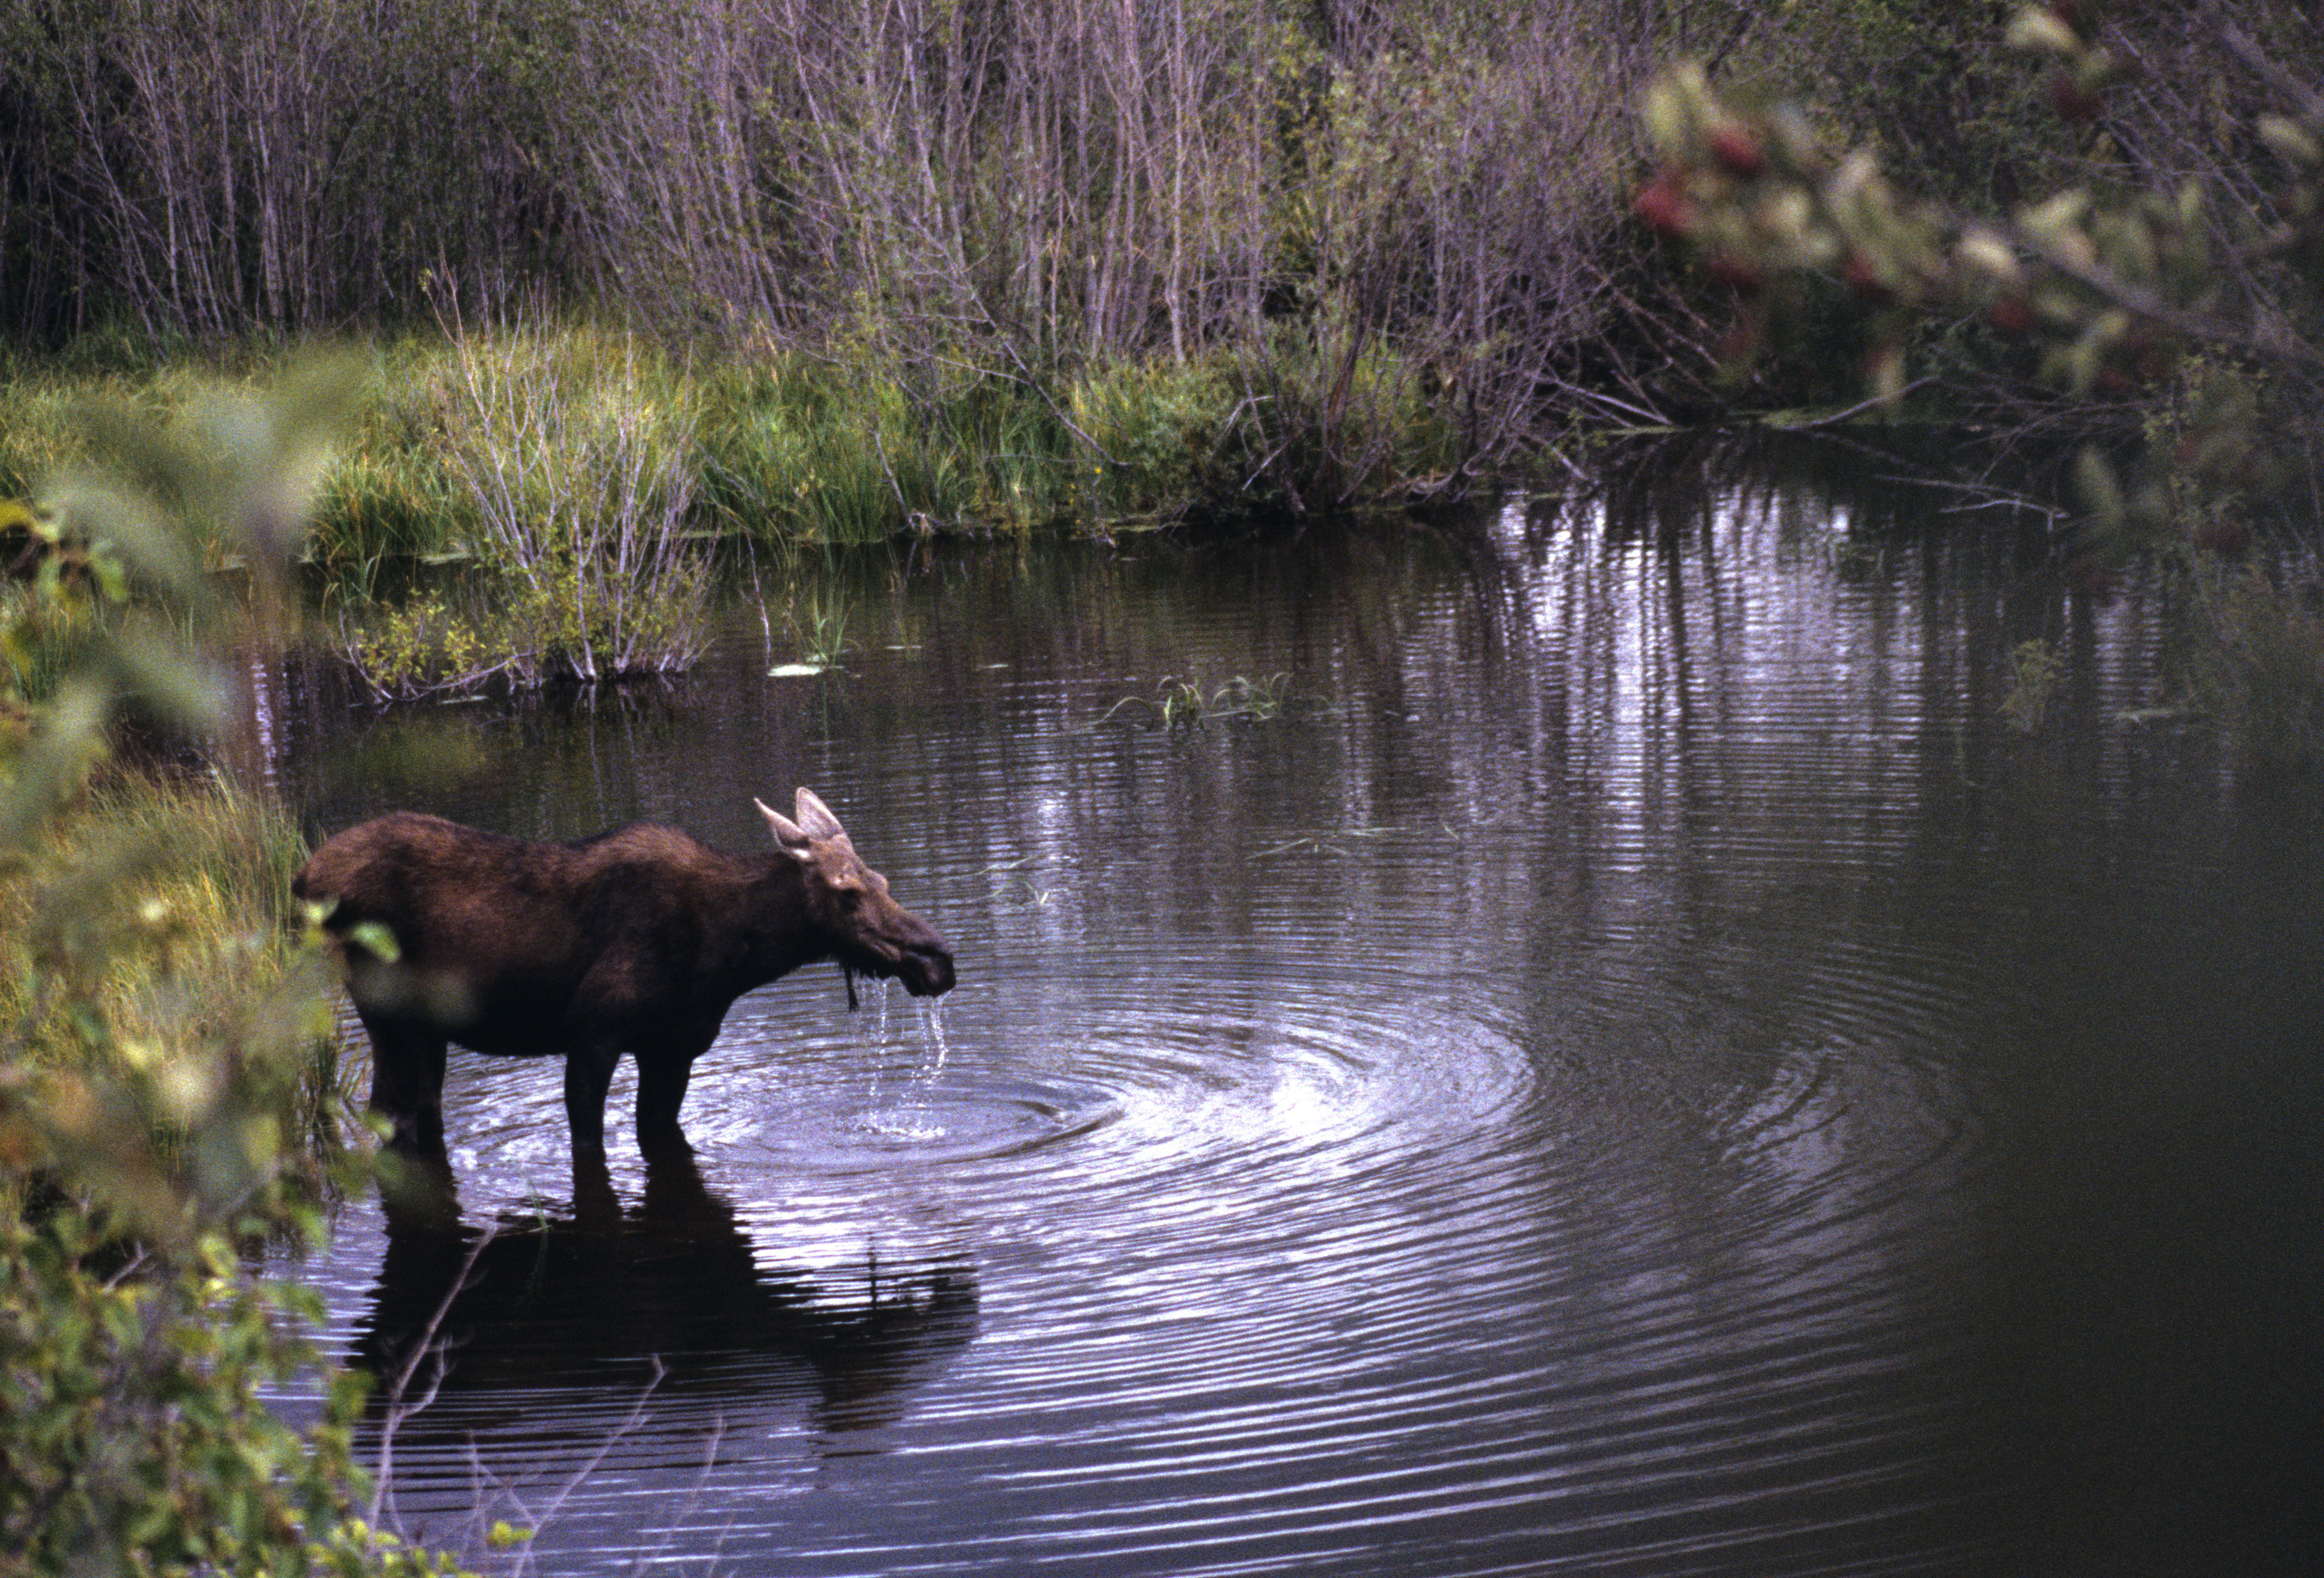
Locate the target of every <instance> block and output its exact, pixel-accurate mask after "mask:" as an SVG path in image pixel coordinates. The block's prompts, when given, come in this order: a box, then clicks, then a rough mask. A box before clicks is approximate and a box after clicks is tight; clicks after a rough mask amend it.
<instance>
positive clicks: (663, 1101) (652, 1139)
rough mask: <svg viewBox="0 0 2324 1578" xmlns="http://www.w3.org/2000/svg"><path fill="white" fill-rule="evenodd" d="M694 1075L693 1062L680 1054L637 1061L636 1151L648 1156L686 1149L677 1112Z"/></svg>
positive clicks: (649, 1057) (684, 1136)
mask: <svg viewBox="0 0 2324 1578" xmlns="http://www.w3.org/2000/svg"><path fill="white" fill-rule="evenodd" d="M693 1075H694V1059H693V1058H691V1057H685V1056H683V1055H680V1054H677V1053H667V1052H666V1053H663V1054H661V1055H659V1056H654V1055H652V1054H647V1055H645V1056H641V1057H639V1059H638V1149H640V1150H641V1151H643V1152H645V1153H646V1154H647V1155H648V1156H652V1155H655V1154H657V1153H660V1152H670V1151H681V1150H684V1149H687V1144H686V1133H685V1131H684V1130H681V1129H680V1128H679V1127H678V1108H679V1107H681V1106H683V1105H684V1104H685V1103H686V1085H687V1080H689V1079H690V1078H692V1077H693Z"/></svg>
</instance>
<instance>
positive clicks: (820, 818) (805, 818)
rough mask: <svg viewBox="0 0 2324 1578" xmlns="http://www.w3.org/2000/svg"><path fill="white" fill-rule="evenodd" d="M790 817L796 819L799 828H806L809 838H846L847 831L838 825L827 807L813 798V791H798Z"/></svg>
mask: <svg viewBox="0 0 2324 1578" xmlns="http://www.w3.org/2000/svg"><path fill="white" fill-rule="evenodd" d="M791 815H792V816H794V817H798V823H799V826H802V827H804V828H806V829H807V833H808V835H809V836H811V837H815V838H844V837H846V836H847V829H846V828H844V827H842V826H840V825H839V818H838V817H835V816H833V815H832V814H831V807H829V806H826V805H825V804H824V803H823V802H822V801H821V800H819V799H817V798H815V791H814V790H813V789H801V790H799V792H798V803H797V804H796V805H795V806H793V807H792V808H791Z"/></svg>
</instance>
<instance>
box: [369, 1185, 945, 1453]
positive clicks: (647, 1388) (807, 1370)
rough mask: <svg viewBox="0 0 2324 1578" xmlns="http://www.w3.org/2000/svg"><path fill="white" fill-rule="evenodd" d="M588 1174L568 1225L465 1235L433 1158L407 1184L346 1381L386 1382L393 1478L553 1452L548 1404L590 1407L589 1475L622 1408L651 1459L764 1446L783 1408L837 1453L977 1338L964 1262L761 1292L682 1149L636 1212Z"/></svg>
mask: <svg viewBox="0 0 2324 1578" xmlns="http://www.w3.org/2000/svg"><path fill="white" fill-rule="evenodd" d="M574 1174H575V1177H574V1185H575V1187H574V1196H575V1197H574V1201H573V1204H572V1206H571V1208H570V1210H569V1211H563V1210H558V1209H556V1208H553V1207H552V1208H548V1209H544V1210H542V1211H540V1212H539V1213H536V1214H530V1215H519V1214H515V1213H503V1214H502V1216H501V1219H500V1220H499V1221H498V1222H497V1223H495V1224H494V1225H493V1226H492V1227H490V1228H489V1229H485V1228H481V1227H478V1226H476V1225H475V1224H473V1223H468V1222H466V1221H465V1220H464V1219H463V1217H462V1215H461V1212H460V1206H459V1203H458V1199H457V1195H456V1194H455V1193H454V1189H453V1184H452V1178H451V1175H450V1171H449V1169H448V1167H447V1166H446V1164H445V1163H444V1162H443V1161H442V1160H441V1159H440V1158H416V1159H411V1160H408V1161H406V1162H404V1163H403V1164H401V1166H400V1167H398V1168H397V1170H396V1177H395V1180H394V1182H393V1183H392V1186H391V1187H389V1188H388V1189H387V1190H385V1191H384V1201H385V1204H386V1224H387V1251H386V1255H385V1258H384V1260H383V1262H382V1264H381V1266H380V1270H379V1276H378V1278H377V1281H376V1282H375V1283H374V1287H373V1289H372V1293H371V1296H370V1299H369V1304H370V1308H369V1311H368V1314H367V1315H366V1316H365V1317H364V1319H363V1320H362V1321H361V1322H360V1323H359V1324H358V1328H357V1336H356V1342H355V1350H354V1352H353V1354H352V1355H351V1360H350V1361H351V1362H352V1363H353V1365H354V1366H355V1368H357V1369H359V1370H364V1371H366V1372H367V1373H369V1374H371V1375H372V1376H373V1377H374V1380H375V1385H374V1392H373V1397H372V1401H371V1406H370V1411H369V1414H368V1416H367V1418H366V1421H365V1429H364V1435H367V1436H368V1437H369V1438H370V1439H369V1443H368V1448H369V1451H368V1452H367V1453H366V1455H370V1454H372V1453H376V1454H377V1455H378V1457H379V1458H380V1460H381V1462H380V1467H381V1469H382V1472H383V1478H390V1479H392V1478H394V1477H396V1476H395V1475H394V1472H393V1465H394V1464H395V1463H399V1462H400V1463H417V1464H433V1465H437V1467H438V1469H439V1470H441V1469H444V1468H445V1467H447V1465H464V1464H466V1463H468V1462H469V1454H470V1451H471V1449H472V1447H473V1445H474V1444H475V1443H477V1442H478V1441H479V1440H480V1439H482V1438H489V1437H493V1436H497V1435H503V1434H505V1433H512V1432H513V1433H516V1434H518V1435H522V1436H523V1437H525V1438H526V1439H528V1440H530V1441H532V1442H535V1443H537V1444H538V1443H541V1442H543V1441H544V1439H546V1440H548V1441H550V1442H554V1441H555V1440H557V1439H558V1437H559V1420H558V1409H557V1408H556V1406H555V1405H554V1403H553V1402H550V1403H545V1402H544V1398H554V1397H555V1396H557V1395H558V1391H559V1389H561V1388H570V1389H573V1395H575V1396H576V1397H577V1398H580V1399H582V1400H583V1403H584V1407H583V1408H582V1410H581V1412H580V1414H579V1421H580V1422H578V1423H576V1425H575V1426H574V1430H575V1432H576V1441H575V1444H577V1445H579V1446H582V1447H584V1448H586V1450H585V1451H583V1452H581V1453H578V1457H579V1458H586V1457H587V1455H588V1453H589V1452H590V1451H595V1450H596V1449H598V1448H600V1447H604V1446H607V1445H609V1444H611V1443H609V1442H608V1439H607V1434H606V1430H605V1424H604V1418H603V1417H602V1410H603V1408H604V1405H605V1403H606V1402H607V1401H608V1400H612V1399H615V1398H618V1397H619V1396H620V1394H621V1393H622V1390H623V1389H625V1388H626V1389H631V1390H633V1391H634V1392H635V1393H637V1394H638V1395H639V1396H640V1398H641V1399H645V1400H646V1401H647V1402H650V1406H651V1408H652V1410H653V1411H654V1412H655V1414H656V1415H657V1416H658V1417H659V1422H658V1423H657V1422H655V1421H644V1422H643V1423H642V1424H641V1420H643V1418H644V1414H645V1409H644V1408H643V1407H641V1409H640V1411H639V1413H638V1414H636V1415H633V1416H632V1426H636V1427H638V1428H639V1430H640V1434H641V1437H644V1438H650V1437H653V1436H656V1435H669V1432H670V1430H671V1429H672V1428H676V1429H677V1430H678V1431H679V1432H680V1433H687V1432H691V1433H693V1434H696V1435H699V1436H700V1437H702V1438H703V1439H704V1440H705V1441H706V1442H709V1443H711V1444H712V1449H713V1450H715V1440H716V1439H717V1438H718V1437H719V1436H722V1435H723V1436H724V1437H725V1438H727V1439H730V1440H737V1441H739V1440H740V1439H742V1438H743V1437H746V1436H749V1435H752V1434H757V1435H764V1434H765V1427H764V1426H761V1427H760V1428H758V1429H757V1430H756V1431H755V1432H754V1431H753V1429H752V1424H753V1421H754V1419H757V1418H759V1417H763V1416H765V1415H767V1414H769V1413H777V1414H779V1413H781V1412H782V1411H783V1408H784V1405H786V1404H791V1405H794V1406H800V1407H803V1408H804V1411H805V1423H806V1424H807V1426H808V1427H809V1428H810V1429H812V1430H814V1431H816V1432H817V1433H818V1434H820V1435H823V1436H825V1437H831V1436H837V1435H847V1434H851V1433H861V1432H863V1431H866V1430H871V1429H876V1428H878V1427H881V1426H886V1425H889V1424H891V1423H893V1422H894V1421H895V1420H896V1419H897V1418H898V1417H900V1416H901V1415H902V1414H903V1412H904V1411H905V1408H906V1406H907V1403H908V1399H909V1397H910V1395H911V1392H912V1390H913V1389H914V1388H916V1387H918V1386H919V1385H921V1384H923V1383H924V1382H925V1381H926V1380H927V1379H928V1378H929V1377H930V1376H931V1375H932V1374H933V1373H934V1372H935V1371H936V1370H937V1369H938V1368H939V1367H941V1366H942V1365H943V1364H944V1363H945V1361H948V1360H949V1359H950V1358H952V1357H953V1356H954V1354H955V1353H957V1352H959V1351H960V1350H961V1349H963V1348H964V1347H965V1346H966V1345H967V1344H968V1343H969V1342H970V1341H971V1340H972V1339H973V1337H974V1335H975V1333H976V1327H977V1284H976V1277H975V1272H974V1269H973V1266H972V1265H970V1264H969V1263H968V1262H966V1261H964V1260H946V1261H942V1262H934V1263H927V1264H922V1265H918V1266H915V1267H912V1268H910V1269H905V1270H902V1271H900V1272H899V1271H898V1270H897V1269H892V1268H884V1267H882V1266H881V1265H880V1264H879V1263H878V1261H877V1260H876V1259H873V1258H871V1255H870V1253H869V1251H868V1250H867V1258H866V1260H865V1261H864V1262H863V1266H862V1276H861V1278H860V1280H859V1278H857V1277H856V1276H853V1275H849V1276H844V1277H843V1278H840V1279H839V1280H840V1284H841V1285H840V1286H839V1287H834V1286H833V1285H832V1284H833V1278H832V1277H831V1276H830V1274H829V1273H828V1272H824V1273H818V1274H814V1275H810V1274H808V1273H806V1272H801V1273H799V1274H798V1275H797V1276H784V1275H781V1274H770V1273H768V1272H766V1271H763V1270H761V1269H760V1267H759V1264H758V1262H757V1259H756V1257H755V1256H754V1255H753V1253H752V1243H751V1240H750V1238H749V1236H748V1235H747V1234H746V1233H745V1232H744V1231H743V1228H742V1223H740V1222H739V1221H738V1220H737V1218H736V1215H735V1212H734V1208H733V1205H732V1204H730V1203H729V1202H728V1201H727V1200H726V1199H724V1197H723V1196H722V1195H719V1194H718V1193H717V1192H715V1191H714V1190H713V1189H711V1188H709V1187H708V1186H705V1183H704V1182H703V1178H702V1175H701V1173H700V1171H699V1170H698V1169H697V1167H696V1163H695V1160H694V1158H693V1156H692V1154H691V1153H690V1152H689V1151H688V1150H687V1149H686V1148H685V1147H683V1146H678V1147H675V1148H670V1149H658V1150H657V1151H656V1152H655V1153H654V1154H653V1155H652V1156H651V1157H650V1158H649V1159H648V1163H647V1167H646V1175H645V1187H644V1190H643V1195H642V1199H641V1201H640V1202H639V1203H636V1204H629V1205H626V1206H625V1205H624V1204H622V1201H621V1200H620V1198H619V1197H618V1196H617V1195H615V1193H614V1189H613V1182H612V1180H611V1178H610V1177H609V1176H608V1174H607V1172H606V1168H605V1164H604V1161H603V1160H602V1159H592V1158H584V1159H582V1160H580V1161H577V1162H576V1164H575V1167H574ZM794 1427H795V1426H793V1425H792V1424H791V1422H790V1421H788V1420H785V1421H782V1422H780V1423H779V1425H778V1426H776V1428H777V1429H778V1430H779V1431H780V1432H783V1433H788V1431H789V1430H790V1429H792V1428H794ZM636 1446H637V1447H638V1448H639V1449H640V1450H643V1451H646V1452H648V1453H652V1452H654V1451H655V1450H656V1443H654V1442H653V1441H652V1440H650V1439H642V1438H641V1440H640V1441H639V1442H638V1443H636ZM668 1448H669V1444H668V1443H667V1442H664V1443H661V1444H660V1449H661V1450H663V1451H665V1452H667V1450H668ZM681 1450H682V1449H681ZM696 1450H697V1451H698V1450H700V1449H698V1448H697V1449H696ZM554 1455H555V1461H557V1462H559V1463H564V1464H566V1465H567V1472H570V1469H571V1466H572V1464H573V1463H574V1462H576V1456H575V1455H574V1454H573V1453H571V1450H570V1448H568V1449H567V1452H566V1453H557V1454H554ZM697 1461H698V1458H697ZM423 1472H424V1471H423ZM450 1472H452V1473H453V1474H454V1475H455V1477H456V1478H457V1476H458V1475H460V1474H461V1473H462V1472H465V1471H464V1470H463V1469H461V1468H457V1467H455V1468H451V1469H450Z"/></svg>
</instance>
